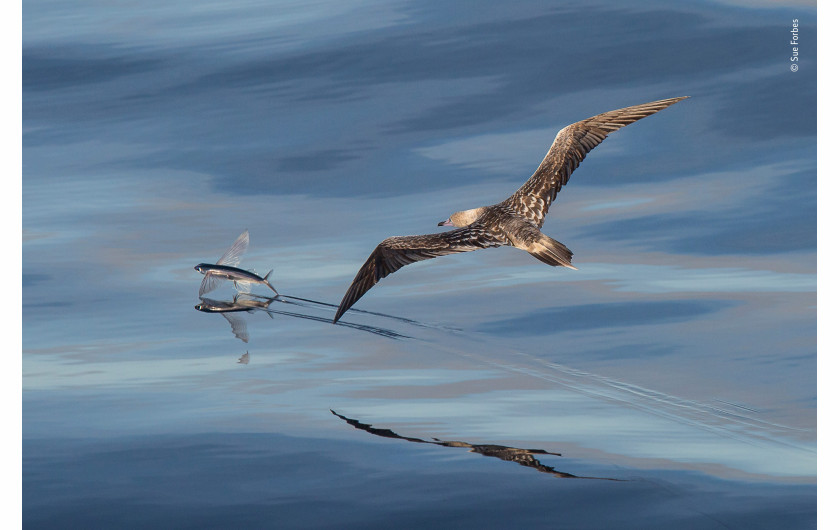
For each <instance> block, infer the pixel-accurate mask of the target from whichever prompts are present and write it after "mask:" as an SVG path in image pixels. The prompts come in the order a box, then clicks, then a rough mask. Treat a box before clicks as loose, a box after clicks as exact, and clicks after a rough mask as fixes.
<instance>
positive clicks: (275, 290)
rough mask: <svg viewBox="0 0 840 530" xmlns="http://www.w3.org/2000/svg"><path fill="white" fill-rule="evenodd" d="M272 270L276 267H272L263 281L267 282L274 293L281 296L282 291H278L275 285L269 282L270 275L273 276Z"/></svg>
mask: <svg viewBox="0 0 840 530" xmlns="http://www.w3.org/2000/svg"><path fill="white" fill-rule="evenodd" d="M272 272H274V269H271V270H270V271H268V274H266V275H265V277H264V278H263V281H264V282H265V284H266V285H267V286H268V288H269V289H271V290H272V291H274V294H276V295H277V296H280V293H278V292H277V289H275V288H274V286H273V285H271V284H270V283H268V277H269V276H271V273H272Z"/></svg>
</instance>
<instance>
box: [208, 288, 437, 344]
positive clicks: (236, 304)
mask: <svg viewBox="0 0 840 530" xmlns="http://www.w3.org/2000/svg"><path fill="white" fill-rule="evenodd" d="M200 300H201V303H199V304H197V305H196V306H195V308H196V309H197V310H198V311H202V312H204V313H219V314H221V315H222V316H223V317H224V318H225V320H227V321H228V323H229V324H230V327H231V331H232V332H233V334H234V335H235V336H236V338H238V339H239V340H241V341H243V342H248V340H249V338H250V337H249V335H248V327H247V325H246V323H245V320H244V319H243V318H241V317H239V316H238V315H235V313H240V312H247V313H253V312H254V311H263V312H265V313H267V314H268V316H270V317H271V318H274V316H273V315H283V316H288V317H293V318H303V319H306V320H313V321H315V322H323V323H325V324H330V325H332V318H327V317H321V316H317V315H311V314H308V313H300V312H295V311H283V310H280V309H273V308H270V306H271V304H273V303H274V302H280V303H283V304H289V305H293V306H298V307H304V308H307V307H308V308H312V307H315V308H330V307H331V308H335V307H336V306H335V305H334V304H328V303H326V302H318V301H317V300H308V299H306V298H298V297H295V296H286V295H278V296H274V297H268V296H261V295H258V294H250V293H239V294H237V295H236V296H234V298H233V300H231V301H226V300H214V299H212V298H205V297H202V298H200ZM358 312H359V313H366V312H365V311H358ZM371 314H375V315H377V316H383V317H387V318H391V319H394V320H398V321H400V322H404V323H408V324H412V325H416V326H421V327H431V326H430V325H427V324H422V323H420V322H417V321H414V320H410V319H407V318H402V317H395V316H391V315H385V314H380V313H371ZM336 325H338V326H342V327H346V328H351V329H357V330H359V331H365V332H368V333H373V334H375V335H380V336H382V337H387V338H389V339H410V338H411V337H409V336H408V335H404V334H402V333H398V332H396V331H393V330H390V329H387V328H382V327H378V326H369V325H366V324H356V323H353V322H338V323H337V324H336Z"/></svg>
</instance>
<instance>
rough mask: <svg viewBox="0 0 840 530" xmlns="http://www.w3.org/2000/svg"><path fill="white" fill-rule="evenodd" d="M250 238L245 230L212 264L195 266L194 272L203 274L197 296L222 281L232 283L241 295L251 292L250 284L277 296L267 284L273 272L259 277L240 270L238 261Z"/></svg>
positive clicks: (273, 289)
mask: <svg viewBox="0 0 840 530" xmlns="http://www.w3.org/2000/svg"><path fill="white" fill-rule="evenodd" d="M249 241H250V236H249V235H248V231H247V230H245V231H244V232H242V234H240V236H239V237H238V238H236V241H234V242H233V245H231V247H230V248H229V249H227V250H226V251H225V253H224V254H222V257H221V258H219V261H217V262H216V263H214V264H210V263H199V264H198V265H196V266H195V270H197V271H198V272H200V273H202V274H204V279H203V280H202V281H201V286H200V287H199V288H198V296H204V295H205V294H207V293H209V292H210V291H212V290H214V289H216V288H217V287H218V286H219V283H220V282H222V281H224V280H231V281H233V286H234V287H235V288H236V290H237V291H239V292H241V293H249V292H251V284H252V283H256V284H262V285H265V286H266V287H268V288H269V289H271V290H272V291H274V294H279V293H278V292H277V289H275V288H274V286H273V285H271V283H269V281H268V278H269V276H271V273H272V272H274V271H273V270H270V271H268V274H266V275H265V276H259V275H257V274H255V273H253V272H251V271H246V270H244V269H240V268H239V267H238V266H239V261H240V258H241V257H242V254H244V253H245V251H246V250H248V243H249Z"/></svg>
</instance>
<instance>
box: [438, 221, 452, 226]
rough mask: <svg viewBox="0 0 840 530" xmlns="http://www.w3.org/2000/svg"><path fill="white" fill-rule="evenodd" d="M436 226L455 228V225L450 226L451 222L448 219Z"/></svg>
mask: <svg viewBox="0 0 840 530" xmlns="http://www.w3.org/2000/svg"><path fill="white" fill-rule="evenodd" d="M438 226H455V225H453V224H452V221H451V220H450V219H447V220H446V221H441V222H439V223H438Z"/></svg>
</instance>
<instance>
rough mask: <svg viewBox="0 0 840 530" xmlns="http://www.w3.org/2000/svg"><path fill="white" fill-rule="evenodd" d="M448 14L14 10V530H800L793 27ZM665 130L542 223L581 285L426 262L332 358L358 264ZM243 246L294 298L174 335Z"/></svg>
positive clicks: (801, 182) (746, 13) (502, 263)
mask: <svg viewBox="0 0 840 530" xmlns="http://www.w3.org/2000/svg"><path fill="white" fill-rule="evenodd" d="M451 4H452V3H450V2H418V1H391V2H385V1H371V2H355V1H354V2H335V1H327V2H300V3H289V2H268V3H262V2H237V3H214V2H194V1H190V2H180V1H175V2H173V1H171V0H170V1H167V2H154V1H152V2H143V3H139V4H129V5H119V6H118V5H114V6H110V5H106V4H102V3H101V2H92V1H80V2H73V3H63V2H52V1H44V0H33V1H30V2H25V3H24V6H23V7H24V16H23V147H24V148H23V169H24V173H23V175H24V178H23V225H24V234H23V239H24V243H23V271H24V274H23V293H24V299H23V346H24V349H23V494H24V495H23V518H24V525H25V526H26V527H32V528H38V527H45V528H58V527H61V528H70V527H72V528H108V527H110V528H130V527H137V528H149V527H168V528H186V527H195V528H212V527H216V528H234V527H240V528H241V527H246V526H249V527H282V528H325V527H332V528H356V527H357V528H376V527H383V528H385V527H388V528H394V527H401V528H411V527H418V528H423V527H459V528H488V527H496V528H512V527H521V528H540V527H544V528H610V527H623V528H677V527H678V528H749V527H755V528H785V529H788V528H811V527H814V526H815V525H816V469H817V466H816V462H817V456H816V407H817V403H816V360H817V356H816V76H817V68H816V53H817V50H816V8H815V7H814V6H810V5H801V3H799V2H791V5H789V6H786V5H785V3H784V2H761V1H755V2H747V1H744V2H736V1H733V2H724V1H720V2H711V1H709V2H701V1H696V2H683V3H680V4H679V5H676V4H675V3H673V2H664V1H663V2H656V1H646V2H635V3H633V5H632V6H631V5H627V3H624V2H606V1H604V2H589V3H586V4H585V5H583V4H580V5H578V4H574V5H573V4H570V3H569V4H566V3H553V2H517V3H516V4H515V5H514V4H513V3H508V2H483V3H472V2H470V3H458V4H457V6H453V5H451ZM793 19H798V21H799V27H798V30H799V33H798V37H799V42H801V44H800V46H799V48H800V55H799V58H800V61H799V62H798V63H797V64H798V66H799V70H798V71H796V72H792V71H791V70H790V65H791V62H790V55H791V45H790V44H789V41H790V39H791V35H792V34H791V29H792V20H793ZM682 95H690V96H692V97H691V99H688V100H685V101H682V102H680V103H678V104H676V105H674V106H673V107H670V108H668V109H666V110H664V111H662V112H661V113H659V114H657V115H655V116H653V117H650V118H647V119H645V120H642V121H640V122H638V123H636V124H633V125H631V126H629V127H627V128H626V129H622V130H621V131H618V132H617V133H615V134H614V135H611V136H610V138H609V139H608V140H607V141H606V142H604V144H603V145H601V146H600V147H598V148H597V149H596V150H595V151H593V152H592V153H591V154H590V156H589V157H588V158H587V159H586V161H585V162H584V163H583V164H582V165H581V167H580V168H579V169H578V170H577V171H576V172H575V173H574V175H573V176H572V179H571V182H570V183H569V185H568V187H566V188H564V189H563V191H562V192H561V193H560V194H559V196H558V200H557V202H556V204H555V205H554V206H553V208H552V211H551V212H550V214H549V216H548V219H547V221H546V224H545V226H544V228H543V230H544V232H545V233H547V234H549V235H551V236H552V237H554V238H556V239H558V240H560V241H562V242H563V243H565V244H566V245H567V246H568V247H569V248H571V249H572V251H574V253H575V265H576V266H577V267H578V268H579V269H580V270H578V271H572V270H565V269H564V270H557V269H554V268H551V267H546V266H544V265H543V264H541V263H539V262H538V261H536V260H534V259H533V258H531V257H530V256H528V255H526V254H525V253H522V252H521V251H517V250H515V249H511V248H502V249H497V250H488V251H482V252H474V253H469V254H463V255H457V256H449V257H445V258H440V259H437V260H432V261H428V262H424V263H420V264H416V265H412V266H411V267H408V268H406V269H404V270H401V271H400V272H399V273H398V274H395V275H393V276H390V277H388V278H387V279H385V280H383V281H382V282H381V283H380V284H379V285H377V286H376V287H375V288H374V289H373V290H371V291H370V292H369V293H368V294H367V295H366V296H365V297H364V298H362V300H361V301H360V302H358V303H357V304H356V306H355V307H354V309H358V310H361V311H351V312H349V313H347V314H346V315H345V316H344V318H343V319H342V323H343V324H344V325H340V326H333V325H331V324H329V322H330V321H331V319H332V315H333V313H334V307H332V306H330V305H329V304H337V303H338V302H339V301H340V300H341V297H342V296H343V294H344V291H345V290H346V288H347V286H348V285H349V283H350V281H351V280H352V278H353V276H354V275H355V274H356V271H357V270H358V267H359V266H360V265H361V264H362V262H363V261H364V260H365V259H366V257H367V256H368V254H369V253H370V251H371V250H372V249H373V248H374V247H375V245H376V244H377V243H378V242H379V241H381V240H382V239H384V238H385V237H388V236H391V235H402V234H417V233H433V232H435V231H437V230H439V229H438V228H437V226H436V225H437V223H438V222H439V221H441V220H443V219H446V217H447V216H448V215H449V214H450V213H451V212H453V211H455V210H460V209H465V208H471V207H475V206H480V205H485V204H492V203H495V202H498V201H499V200H501V199H503V198H505V197H507V196H508V195H509V194H510V193H511V192H512V191H513V190H515V189H516V188H517V187H518V186H519V185H520V184H521V183H522V182H523V181H524V180H525V179H526V178H527V177H528V176H529V175H530V174H531V173H532V172H533V170H534V169H535V168H536V166H537V165H538V163H539V161H540V160H541V158H542V156H543V155H544V154H545V152H546V150H547V149H548V146H549V144H550V143H551V141H552V139H553V138H554V135H555V134H556V132H557V130H559V129H560V128H562V127H564V126H566V125H568V124H569V123H572V122H574V121H577V120H580V119H583V118H586V117H589V116H592V115H594V114H598V113H600V112H605V111H608V110H612V109H615V108H620V107H624V106H628V105H634V104H639V103H644V102H647V101H652V100H656V99H662V98H667V97H674V96H682ZM245 229H248V230H249V231H250V236H251V246H250V249H249V251H248V252H247V253H246V254H245V256H244V258H243V261H242V266H243V267H244V268H252V269H254V270H256V271H257V272H259V273H260V274H265V273H266V272H267V271H268V270H269V269H273V270H274V273H273V276H272V281H273V284H274V285H275V287H277V289H278V290H279V291H280V292H281V293H283V294H284V295H286V296H285V297H284V298H283V299H282V300H280V301H275V302H273V303H271V304H270V305H269V306H267V307H266V308H265V309H267V310H263V309H257V310H255V311H253V312H252V313H237V316H236V318H237V319H238V320H234V321H233V323H231V322H229V321H228V320H227V319H226V318H224V317H223V316H221V315H218V314H207V313H203V312H199V311H196V310H195V305H196V304H198V303H199V300H198V297H197V291H198V286H199V283H200V281H201V276H200V275H199V274H198V273H196V272H195V271H194V270H193V269H192V268H193V266H194V265H196V264H197V263H199V262H213V261H215V260H216V259H218V257H219V256H221V254H222V253H223V252H224V251H225V250H226V249H227V248H228V246H230V244H231V243H232V242H233V240H234V239H235V238H236V237H237V236H238V235H239V234H240V233H241V232H242V231H244V230H245ZM254 292H255V294H259V295H268V294H269V293H270V291H268V290H267V289H264V288H262V287H256V288H255V289H254ZM233 294H234V291H233V289H232V288H231V287H230V286H227V285H226V286H224V287H223V288H220V289H219V290H217V291H214V292H213V293H211V294H210V297H211V298H214V299H217V300H222V301H224V300H227V301H230V300H231V298H232V296H233ZM255 301H257V302H259V301H263V300H262V299H259V298H257V299H255ZM362 311H364V312H362ZM234 331H236V332H237V333H236V334H235V333H234ZM237 335H238V336H237ZM245 339H247V342H246V341H245ZM246 353H247V355H246Z"/></svg>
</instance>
